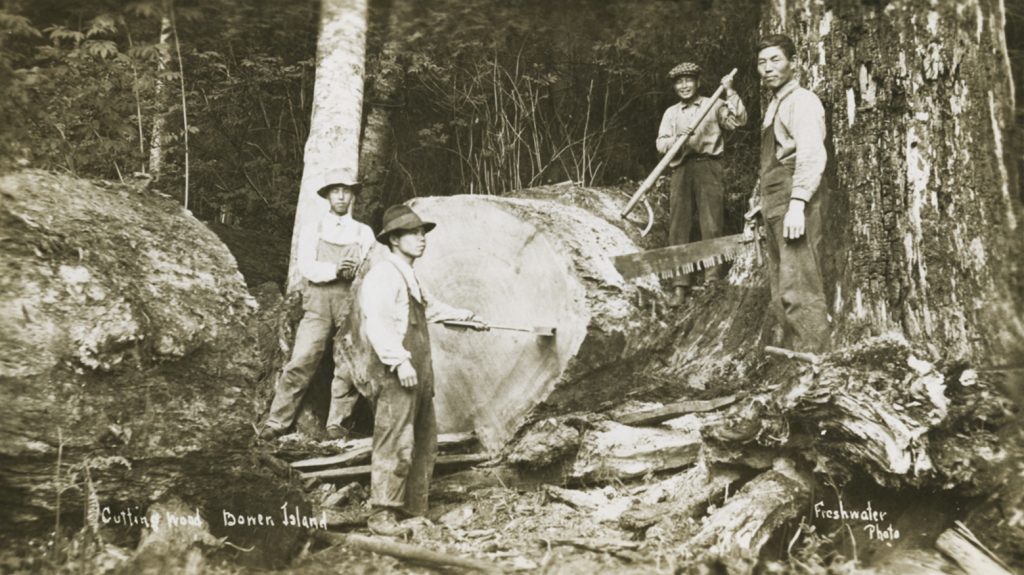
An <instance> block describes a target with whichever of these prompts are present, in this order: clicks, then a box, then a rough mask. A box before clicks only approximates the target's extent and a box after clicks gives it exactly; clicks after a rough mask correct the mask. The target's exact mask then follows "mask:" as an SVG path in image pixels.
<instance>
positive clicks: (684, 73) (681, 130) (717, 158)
mask: <svg viewBox="0 0 1024 575" xmlns="http://www.w3.org/2000/svg"><path fill="white" fill-rule="evenodd" d="M668 75H669V79H670V80H672V83H673V88H674V90H675V93H676V95H677V96H679V103H677V104H673V105H672V106H671V107H669V108H668V109H667V110H665V114H664V115H663V116H662V118H661V127H660V128H659V130H658V141H657V146H658V151H659V152H661V153H662V154H664V153H666V152H668V151H669V149H670V148H671V147H672V144H674V143H675V141H676V139H677V138H680V137H683V136H686V135H688V134H692V135H691V136H690V139H689V140H688V141H687V142H686V145H685V146H683V148H682V150H680V152H679V154H678V155H676V157H675V158H674V159H673V160H672V161H671V163H669V166H670V167H672V168H674V169H673V171H672V178H671V180H670V185H669V193H670V200H669V211H670V214H669V218H670V220H669V232H668V243H669V245H678V244H685V243H690V242H691V241H696V240H698V239H701V240H707V239H711V238H716V237H719V236H721V235H722V231H723V227H724V220H725V204H724V196H725V186H724V184H723V181H722V159H721V158H722V152H723V149H724V147H725V144H724V141H723V138H722V130H735V129H736V128H737V127H739V126H742V125H743V124H745V123H746V122H747V110H746V108H744V107H743V102H742V101H741V100H740V97H739V94H737V93H736V91H735V90H733V88H732V78H731V77H726V78H725V79H723V80H722V85H723V86H724V87H725V100H719V101H717V102H715V103H714V107H713V108H712V109H711V111H710V112H708V115H707V116H705V117H704V120H703V121H702V122H701V123H700V125H699V126H696V127H694V124H695V123H696V120H697V115H698V110H699V109H700V107H701V105H702V104H703V103H704V101H705V100H706V98H704V97H703V96H700V95H699V94H698V93H697V91H698V89H699V88H700V76H701V69H700V66H698V65H697V64H694V63H693V62H683V63H682V64H679V65H678V66H676V67H675V68H672V70H671V71H670V72H669V74H668ZM695 214H696V215H697V220H698V224H699V228H698V229H699V231H700V234H699V237H697V238H691V228H692V224H693V219H694V215H695ZM717 273H719V272H718V270H716V269H711V270H707V272H706V274H707V277H714V276H712V275H711V274H717ZM694 279H695V278H694V277H693V274H685V275H681V276H678V277H676V278H675V279H674V280H673V286H672V287H673V295H672V303H673V304H674V305H679V304H681V303H682V302H683V301H684V300H685V298H686V296H687V294H688V292H689V291H690V289H691V286H692V284H693V282H694Z"/></svg>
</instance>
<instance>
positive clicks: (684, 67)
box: [668, 62, 700, 80]
mask: <svg viewBox="0 0 1024 575" xmlns="http://www.w3.org/2000/svg"><path fill="white" fill-rule="evenodd" d="M683 76H700V66H698V65H697V64H694V63H693V62H683V63H682V64H679V65H678V66H676V67H675V68H672V69H671V70H669V72H668V77H669V79H670V80H675V79H676V78H681V77H683Z"/></svg>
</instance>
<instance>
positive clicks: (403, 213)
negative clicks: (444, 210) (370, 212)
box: [377, 204, 437, 244]
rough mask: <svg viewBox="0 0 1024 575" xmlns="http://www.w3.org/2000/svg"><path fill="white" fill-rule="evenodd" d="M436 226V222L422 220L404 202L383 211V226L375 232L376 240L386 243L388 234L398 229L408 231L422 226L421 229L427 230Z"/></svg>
mask: <svg viewBox="0 0 1024 575" xmlns="http://www.w3.org/2000/svg"><path fill="white" fill-rule="evenodd" d="M436 226H437V224H435V223H434V222H425V221H423V220H422V219H421V218H420V216H419V215H418V214H417V213H416V212H414V211H412V208H410V207H409V206H407V205H405V204H399V205H397V206H391V207H390V208H388V209H387V210H386V211H385V212H384V222H383V227H381V230H380V233H379V234H377V241H378V242H380V243H382V244H387V243H388V236H390V235H391V234H392V232H397V231H399V230H403V231H409V230H415V229H419V228H424V230H423V231H425V232H429V231H430V230H432V229H434V228H435V227H436Z"/></svg>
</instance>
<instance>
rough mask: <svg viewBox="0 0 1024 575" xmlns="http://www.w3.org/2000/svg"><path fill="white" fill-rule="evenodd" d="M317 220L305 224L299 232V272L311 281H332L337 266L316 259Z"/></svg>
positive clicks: (335, 276)
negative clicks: (307, 224) (308, 224)
mask: <svg viewBox="0 0 1024 575" xmlns="http://www.w3.org/2000/svg"><path fill="white" fill-rule="evenodd" d="M319 228H320V224H319V222H318V223H317V224H315V225H311V226H306V228H304V229H303V230H302V233H301V234H299V249H298V253H297V254H296V257H297V259H298V266H299V273H300V274H302V277H304V278H306V279H307V280H309V281H311V282H313V283H325V282H330V281H334V280H335V279H337V277H338V268H337V266H335V265H334V264H331V263H327V262H318V261H316V249H317V243H318V241H319V237H318V236H319V233H318V232H319Z"/></svg>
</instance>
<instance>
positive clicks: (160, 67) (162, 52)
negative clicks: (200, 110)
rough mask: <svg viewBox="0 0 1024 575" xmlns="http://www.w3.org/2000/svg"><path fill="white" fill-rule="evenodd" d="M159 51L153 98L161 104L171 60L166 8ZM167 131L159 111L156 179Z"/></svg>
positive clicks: (152, 165) (153, 141) (152, 164)
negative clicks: (168, 65)
mask: <svg viewBox="0 0 1024 575" xmlns="http://www.w3.org/2000/svg"><path fill="white" fill-rule="evenodd" d="M165 8H166V7H165ZM157 53H158V56H157V61H156V93H155V94H154V97H153V99H154V100H155V101H156V102H157V105H158V106H160V105H161V104H163V103H164V100H165V99H166V93H167V87H166V81H165V80H164V72H166V71H167V63H168V62H170V60H171V18H170V16H169V15H168V12H167V10H166V9H164V10H163V11H162V15H161V16H160V42H159V43H158V44H157ZM166 131H167V118H166V117H165V116H164V112H158V113H157V114H156V115H155V116H154V117H153V131H152V133H151V136H150V142H149V173H150V175H152V176H153V179H154V180H159V179H160V173H161V172H162V171H163V164H164V133H165V132H166Z"/></svg>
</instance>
